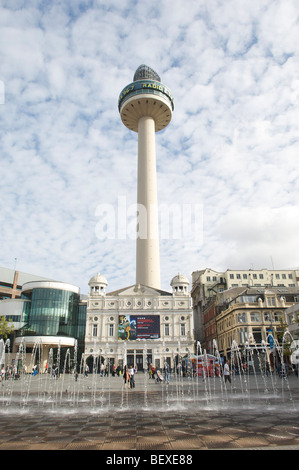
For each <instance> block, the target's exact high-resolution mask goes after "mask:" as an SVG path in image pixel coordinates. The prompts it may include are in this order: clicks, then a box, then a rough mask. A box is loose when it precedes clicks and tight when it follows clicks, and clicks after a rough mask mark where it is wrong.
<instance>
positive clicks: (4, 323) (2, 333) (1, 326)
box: [0, 316, 14, 340]
mask: <svg viewBox="0 0 299 470" xmlns="http://www.w3.org/2000/svg"><path fill="white" fill-rule="evenodd" d="M11 322H12V320H6V318H5V317H4V316H0V338H2V339H4V340H5V339H7V336H8V335H10V334H11V333H12V332H13V331H14V325H13V324H12V325H9V324H8V323H11Z"/></svg>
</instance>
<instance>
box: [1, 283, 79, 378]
mask: <svg viewBox="0 0 299 470" xmlns="http://www.w3.org/2000/svg"><path fill="white" fill-rule="evenodd" d="M29 277H30V276H29ZM35 277H36V278H37V276H35ZM31 278H32V277H31ZM20 293H21V296H20V298H11V299H3V300H2V301H1V302H0V316H4V317H5V319H6V320H8V321H10V322H12V323H13V327H14V334H13V336H11V337H10V338H9V339H10V348H9V349H10V351H11V354H12V356H11V358H12V359H13V358H15V357H16V355H17V354H18V352H19V351H20V346H21V344H22V345H23V348H24V349H25V350H26V353H27V355H26V362H27V363H28V361H30V356H31V352H32V350H33V349H34V348H36V347H37V345H38V348H39V358H38V362H39V365H40V367H41V368H42V369H44V367H45V364H46V363H47V361H48V357H49V352H50V350H53V351H54V355H55V354H56V353H57V350H58V349H59V350H61V351H63V350H64V349H66V348H72V350H73V349H74V347H75V345H76V348H77V350H78V351H79V353H80V352H81V354H82V353H83V351H84V338H85V327H86V302H84V301H82V300H81V298H80V290H79V288H78V287H76V286H74V285H72V284H67V283H63V282H58V281H49V280H34V281H30V282H25V283H24V284H23V285H22V288H21V291H20ZM27 365H28V364H27Z"/></svg>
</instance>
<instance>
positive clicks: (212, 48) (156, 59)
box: [0, 0, 299, 293]
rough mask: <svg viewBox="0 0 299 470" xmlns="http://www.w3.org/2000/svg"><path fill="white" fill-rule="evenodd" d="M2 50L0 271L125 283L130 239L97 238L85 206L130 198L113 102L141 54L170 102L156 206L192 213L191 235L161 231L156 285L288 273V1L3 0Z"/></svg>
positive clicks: (295, 32) (297, 32) (291, 54)
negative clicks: (178, 279) (205, 275)
mask: <svg viewBox="0 0 299 470" xmlns="http://www.w3.org/2000/svg"><path fill="white" fill-rule="evenodd" d="M0 44H1V50H0V61H1V72H0V80H1V83H2V84H3V86H2V89H4V90H5V100H4V104H1V106H0V116H1V117H0V119H1V123H0V124H1V131H0V132H1V154H0V155H1V156H0V162H1V210H0V226H1V231H0V244H1V259H0V264H1V265H2V266H6V267H13V266H14V259H15V258H17V260H18V261H17V267H18V269H20V270H23V271H27V272H31V273H35V274H40V275H44V276H47V277H52V278H54V279H60V280H64V281H68V282H72V283H74V284H77V285H79V286H80V287H81V291H82V292H83V293H85V292H87V289H88V286H87V282H88V280H89V278H90V277H91V276H92V275H93V274H94V273H95V272H96V271H101V272H103V273H104V274H105V275H106V277H107V279H108V281H109V288H110V289H111V290H113V289H116V288H119V287H123V286H125V285H129V284H132V283H134V281H135V243H134V240H131V239H125V240H124V239H117V238H116V239H115V240H109V239H106V240H99V239H98V238H97V236H96V226H97V223H98V218H97V216H96V211H97V207H99V205H101V204H108V205H111V207H112V208H114V210H115V213H117V204H118V198H119V196H121V197H125V198H126V200H127V202H128V205H130V204H133V203H134V202H135V199H136V173H137V168H136V165H137V136H136V135H135V134H132V133H130V132H129V131H128V130H127V129H126V128H125V127H124V126H123V125H122V123H121V121H120V118H119V115H118V109H117V100H118V96H119V93H120V91H121V90H122V89H123V88H124V86H125V85H126V84H127V83H129V82H131V81H132V79H133V75H134V72H135V70H136V68H137V67H138V66H139V65H140V64H142V63H146V64H148V65H150V66H151V67H153V68H154V69H155V70H157V72H158V73H159V74H160V76H161V78H162V81H163V82H164V83H165V84H166V85H168V86H169V88H170V89H171V91H172V93H173V95H174V97H175V112H174V116H173V120H172V122H171V123H170V125H169V126H168V128H167V129H166V130H165V131H163V132H161V133H159V134H157V137H156V142H157V166H158V189H159V202H160V203H161V205H163V204H164V205H165V204H166V205H167V204H173V203H175V204H178V205H180V204H186V205H188V204H189V205H194V204H198V205H199V206H201V207H202V208H203V220H202V223H201V224H199V227H200V229H199V230H202V236H201V237H197V238H196V240H189V239H188V237H187V238H186V239H184V238H181V239H169V240H165V239H164V240H161V271H162V272H161V277H162V287H163V288H165V289H168V287H169V281H170V279H171V277H172V276H173V275H175V274H176V273H177V272H178V271H181V272H184V273H185V274H186V275H188V276H189V278H190V277H191V272H192V271H193V270H196V269H201V268H204V267H206V266H210V267H212V268H214V269H216V270H222V269H223V270H225V269H227V268H240V269H247V268H249V267H255V268H262V267H267V266H269V267H271V264H270V263H271V262H272V261H273V262H274V264H275V267H276V268H288V267H297V266H299V254H298V247H297V233H298V230H299V217H298V215H299V214H298V196H299V194H298V179H299V178H298V176H299V175H298V173H299V170H298V164H297V160H298V138H299V129H298V101H299V100H298V98H299V80H298V76H299V65H298V64H299V61H298V52H299V51H298V47H299V46H298V45H299V28H298V6H297V2H296V0H244V1H242V2H240V1H239V0H199V1H198V0H188V1H187V2H186V1H182V0H171V1H170V0H164V1H163V2H160V3H158V2H155V3H154V4H153V2H151V3H146V2H136V1H133V0H124V1H122V2H119V1H117V0H111V1H109V2H105V1H101V0H98V1H96V0H94V1H92V0H86V1H79V0H78V1H77V0H73V1H66V2H60V1H58V0H54V1H52V2H42V1H38V0H26V1H25V0H9V1H3V2H2V6H1V8H0ZM2 89H1V90H2ZM270 259H271V261H270Z"/></svg>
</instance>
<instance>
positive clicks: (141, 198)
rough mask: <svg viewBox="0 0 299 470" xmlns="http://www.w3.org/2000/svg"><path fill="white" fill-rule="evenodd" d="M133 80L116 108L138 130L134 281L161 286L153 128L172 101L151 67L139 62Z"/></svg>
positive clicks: (166, 118) (164, 121) (167, 117)
mask: <svg viewBox="0 0 299 470" xmlns="http://www.w3.org/2000/svg"><path fill="white" fill-rule="evenodd" d="M133 80H134V81H133V82H132V83H130V84H129V85H127V86H126V87H125V88H124V89H123V90H122V92H121V93H120V96H119V100H118V109H119V113H120V116H121V120H122V122H123V124H124V125H125V126H126V127H127V128H128V129H130V130H131V131H134V132H138V178H137V186H138V187H137V207H138V216H137V217H138V220H137V222H138V223H137V241H136V284H143V285H146V286H149V287H154V288H160V255H159V227H158V199H157V175H156V173H157V172H156V145H155V132H158V131H161V130H163V129H165V127H167V125H168V124H169V123H170V121H171V118H172V112H173V110H174V102H173V97H172V94H171V91H170V90H169V88H167V87H166V86H165V85H163V84H162V83H161V79H160V77H159V75H158V74H157V73H156V72H155V71H154V70H153V69H151V68H150V67H148V66H146V65H140V67H138V69H137V70H136V72H135V75H134V79H133Z"/></svg>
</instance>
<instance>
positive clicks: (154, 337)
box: [85, 274, 194, 370]
mask: <svg viewBox="0 0 299 470" xmlns="http://www.w3.org/2000/svg"><path fill="white" fill-rule="evenodd" d="M107 284H108V283H107V280H106V279H105V277H104V276H102V275H101V274H97V275H96V276H94V277H92V278H91V280H90V282H89V286H90V292H89V296H88V306H87V323H86V335H85V360H86V362H87V364H88V365H89V367H93V366H92V364H94V363H95V362H96V361H98V363H99V364H100V363H101V362H105V363H106V364H107V362H108V363H110V364H115V365H117V364H118V365H120V366H121V367H122V366H123V365H125V364H127V365H135V366H136V367H137V369H138V370H144V369H147V368H148V366H149V364H151V363H152V364H153V365H154V366H155V367H158V368H159V367H163V364H164V363H165V362H168V363H169V364H170V367H172V368H173V367H174V365H175V361H176V357H177V356H178V355H180V356H185V355H186V354H188V353H189V352H191V353H192V352H193V351H194V340H193V315H192V305H191V296H190V293H189V291H188V285H189V281H188V279H187V278H186V277H185V276H182V275H181V274H178V275H177V276H175V277H174V278H173V279H172V281H171V286H172V293H170V292H166V291H162V290H158V289H155V288H152V287H149V286H143V285H140V284H136V285H133V286H129V287H126V288H124V289H120V290H117V291H114V292H110V293H106V287H107Z"/></svg>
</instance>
